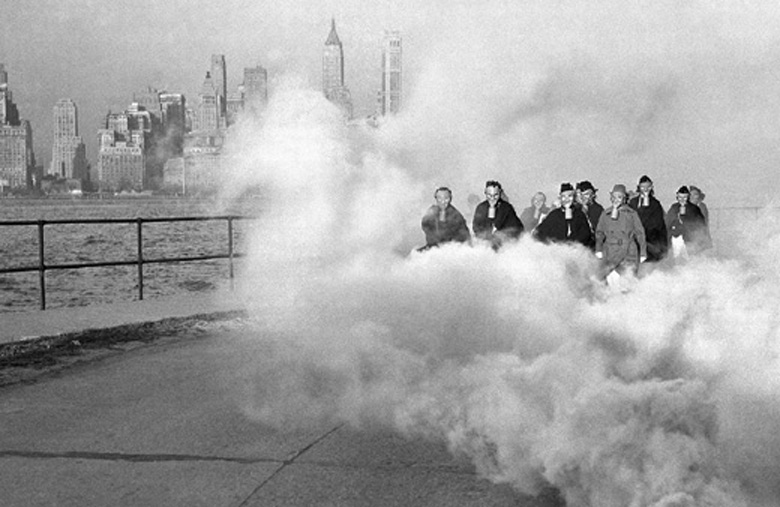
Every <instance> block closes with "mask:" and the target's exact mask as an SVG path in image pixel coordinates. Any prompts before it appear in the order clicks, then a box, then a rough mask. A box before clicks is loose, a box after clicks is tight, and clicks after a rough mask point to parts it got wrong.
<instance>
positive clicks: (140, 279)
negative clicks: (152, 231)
mask: <svg viewBox="0 0 780 507" xmlns="http://www.w3.org/2000/svg"><path fill="white" fill-rule="evenodd" d="M137 223H138V226H137V229H138V300H139V301H143V299H144V240H143V232H142V231H143V223H144V219H143V218H141V217H138V222H137Z"/></svg>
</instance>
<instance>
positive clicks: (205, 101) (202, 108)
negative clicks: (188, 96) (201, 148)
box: [192, 72, 222, 131]
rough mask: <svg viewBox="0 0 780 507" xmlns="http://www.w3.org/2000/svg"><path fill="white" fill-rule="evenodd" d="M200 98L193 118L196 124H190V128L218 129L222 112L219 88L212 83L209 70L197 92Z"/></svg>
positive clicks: (212, 79) (197, 129)
mask: <svg viewBox="0 0 780 507" xmlns="http://www.w3.org/2000/svg"><path fill="white" fill-rule="evenodd" d="M198 98H199V99H200V101H199V104H198V110H197V114H196V115H195V119H196V120H197V121H196V123H197V125H193V126H192V130H194V131H201V130H218V129H219V128H220V126H221V125H222V122H221V121H220V120H221V118H222V114H221V112H220V107H221V106H220V98H219V90H218V89H217V86H216V85H215V84H214V78H213V77H212V75H211V72H206V78H205V79H204V80H203V85H202V86H201V88H200V93H199V94H198Z"/></svg>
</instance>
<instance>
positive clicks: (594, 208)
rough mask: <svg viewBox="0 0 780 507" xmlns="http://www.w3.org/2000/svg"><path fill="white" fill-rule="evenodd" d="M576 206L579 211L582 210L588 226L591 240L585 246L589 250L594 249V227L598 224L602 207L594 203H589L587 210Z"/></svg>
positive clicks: (602, 211)
mask: <svg viewBox="0 0 780 507" xmlns="http://www.w3.org/2000/svg"><path fill="white" fill-rule="evenodd" d="M577 206H579V207H580V209H582V211H584V212H585V217H586V218H587V219H588V225H589V226H590V232H591V237H590V238H591V239H590V241H589V242H588V244H587V245H585V246H587V247H590V248H591V249H595V248H596V226H597V225H598V224H599V219H600V218H601V214H602V213H604V206H602V205H601V204H599V203H597V202H596V201H593V202H592V203H590V206H588V209H587V210H586V209H585V207H584V206H583V205H582V204H578V205H577Z"/></svg>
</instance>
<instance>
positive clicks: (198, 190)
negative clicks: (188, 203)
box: [180, 131, 225, 195]
mask: <svg viewBox="0 0 780 507" xmlns="http://www.w3.org/2000/svg"><path fill="white" fill-rule="evenodd" d="M224 141H225V136H224V133H222V132H218V131H217V132H199V133H190V134H187V136H186V137H185V139H184V157H183V158H184V164H183V170H182V173H181V182H180V183H181V185H180V188H181V189H182V193H184V194H187V195H194V194H210V193H213V192H215V191H216V189H217V188H218V186H219V184H220V183H221V181H220V173H221V169H222V146H223V144H224Z"/></svg>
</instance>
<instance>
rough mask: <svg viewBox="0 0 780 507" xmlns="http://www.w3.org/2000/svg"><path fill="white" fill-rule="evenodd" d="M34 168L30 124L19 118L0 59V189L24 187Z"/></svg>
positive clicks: (6, 74)
mask: <svg viewBox="0 0 780 507" xmlns="http://www.w3.org/2000/svg"><path fill="white" fill-rule="evenodd" d="M34 168H35V155H34V154H33V143H32V127H30V122H28V121H27V120H21V119H20V118H19V110H18V109H17V108H16V105H15V104H14V102H13V100H12V94H11V90H10V88H9V87H8V73H7V72H6V71H5V65H4V64H2V63H0V189H2V188H5V187H11V188H24V187H27V186H28V185H29V184H30V183H31V178H32V173H33V170H34Z"/></svg>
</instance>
